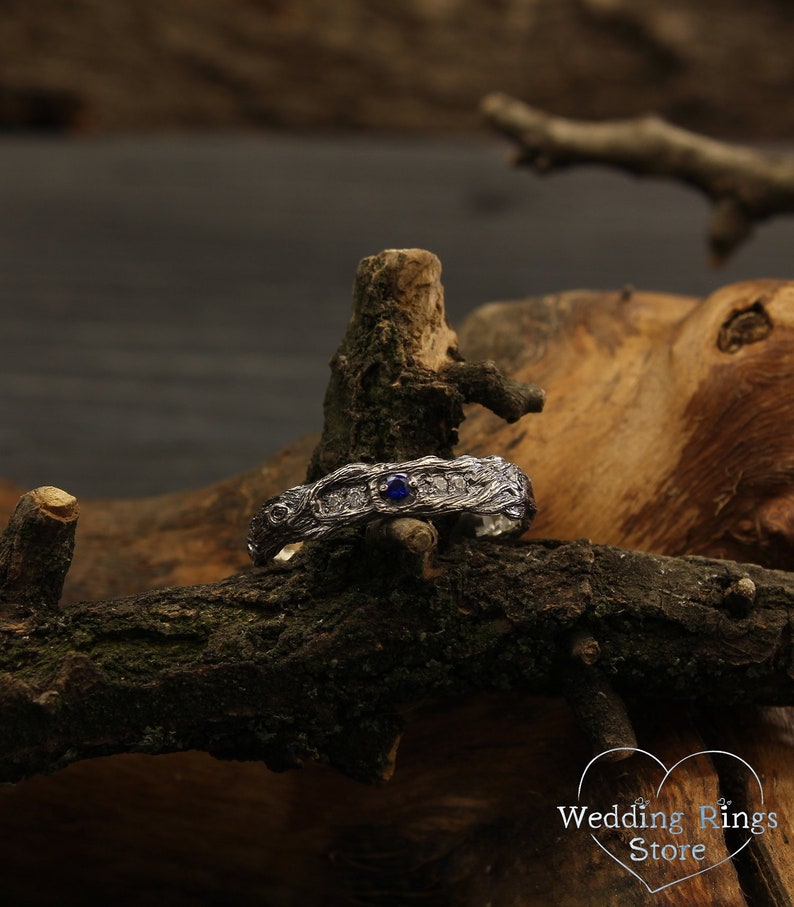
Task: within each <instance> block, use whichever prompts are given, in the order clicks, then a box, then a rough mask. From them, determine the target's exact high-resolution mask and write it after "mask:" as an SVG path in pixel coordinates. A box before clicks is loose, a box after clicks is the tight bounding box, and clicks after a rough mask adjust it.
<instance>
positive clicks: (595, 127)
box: [482, 94, 794, 264]
mask: <svg viewBox="0 0 794 907" xmlns="http://www.w3.org/2000/svg"><path fill="white" fill-rule="evenodd" d="M482 110H483V113H484V114H485V117H486V118H487V120H488V121H489V122H490V124H491V125H492V126H493V127H494V128H495V129H497V130H499V131H500V132H501V133H503V134H504V135H506V136H507V137H508V138H510V139H512V140H513V141H514V142H516V144H517V145H518V154H517V157H516V163H517V164H518V165H523V166H529V167H531V168H532V169H534V170H535V171H536V172H537V173H541V174H545V173H549V172H551V171H553V170H560V169H563V168H566V167H571V166H574V165H577V164H604V165H606V166H609V167H614V168H616V169H618V170H623V171H626V172H628V173H633V174H635V175H637V176H659V177H668V178H671V179H675V180H678V181H680V182H683V183H685V184H687V185H689V186H692V187H694V188H696V189H699V190H700V191H701V192H703V193H704V194H705V195H706V196H707V197H708V198H709V199H710V200H711V202H712V204H713V206H714V208H713V212H712V216H711V223H710V225H709V233H708V244H709V250H710V253H711V256H712V259H713V260H714V262H715V263H717V264H720V263H722V262H724V261H725V260H726V259H728V258H729V257H730V255H731V254H732V253H733V251H734V250H735V249H736V248H737V246H739V245H740V244H741V243H742V242H743V241H744V240H745V239H747V238H748V237H749V235H750V233H751V232H752V229H753V226H754V224H756V223H759V222H761V221H763V220H766V219H767V218H770V217H774V216H776V215H779V214H786V213H791V212H794V156H792V155H786V154H765V153H763V152H761V151H756V150H755V149H752V148H746V147H741V146H737V145H731V144H727V143H725V142H718V141H716V140H714V139H710V138H706V137H705V136H701V135H698V134H696V133H693V132H689V131H687V130H685V129H679V128H678V127H676V126H672V125H671V124H669V123H667V122H665V121H664V120H662V119H660V118H659V117H657V116H643V117H638V118H636V119H631V120H610V121H606V122H586V121H580V120H569V119H566V118H564V117H558V116H553V115H552V114H549V113H546V112H544V111H542V110H538V109H537V108H535V107H530V106H528V105H527V104H523V103H522V102H521V101H518V100H515V99H514V98H510V97H507V96H506V95H502V94H492V95H488V96H487V97H486V98H485V99H484V100H483V102H482Z"/></svg>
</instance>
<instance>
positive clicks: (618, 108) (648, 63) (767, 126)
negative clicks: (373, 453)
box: [0, 0, 794, 497]
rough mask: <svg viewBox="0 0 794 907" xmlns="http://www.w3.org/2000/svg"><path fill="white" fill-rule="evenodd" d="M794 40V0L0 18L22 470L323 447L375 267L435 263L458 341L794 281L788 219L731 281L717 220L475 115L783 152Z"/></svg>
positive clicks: (114, 487)
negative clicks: (362, 288) (306, 439)
mask: <svg viewBox="0 0 794 907" xmlns="http://www.w3.org/2000/svg"><path fill="white" fill-rule="evenodd" d="M792 46H794V6H792V5H791V4H790V3H788V2H786V0H758V2H750V0H719V2H717V0H698V2H697V3H693V2H692V0H656V2H654V0H406V2H403V3H399V4H396V3H389V2H386V0H339V2H336V3H334V4H328V3H325V2H321V0H289V2H288V0H158V2H154V0H68V2H67V0H38V2H36V3H29V2H26V0H0V130H2V131H1V132H0V305H2V320H0V367H2V370H3V395H2V399H3V417H2V420H0V455H1V456H0V475H2V476H3V477H5V478H7V479H10V480H11V481H13V482H15V483H17V484H19V485H21V486H23V487H34V486H36V485H42V484H55V485H59V486H60V487H63V488H66V489H67V490H69V491H71V492H72V493H75V494H77V495H78V496H80V497H96V496H112V497H121V496H128V495H133V496H137V495H147V494H156V493H160V492H164V491H172V490H174V491H175V490H179V489H183V488H188V487H194V486H199V485H202V484H206V483H209V482H212V481H215V480H218V479H221V478H224V477H226V476H229V475H231V474H234V473H236V472H240V471H242V470H245V469H247V468H249V467H251V466H253V465H255V464H257V463H260V462H262V461H264V460H265V459H267V457H269V456H270V455H272V454H273V453H275V452H276V451H277V450H278V449H279V448H280V447H281V446H282V445H284V444H285V443H287V442H288V441H290V440H292V439H294V438H296V437H298V436H299V435H300V434H302V433H304V432H307V431H312V430H316V429H318V428H319V427H320V424H321V418H322V409H321V404H322V396H323V392H324V387H325V381H326V374H327V360H328V358H329V356H330V355H331V353H332V352H333V351H334V349H335V347H336V345H337V344H338V342H339V340H340V338H341V335H342V332H343V331H344V328H345V325H346V322H347V319H348V316H349V306H350V288H351V284H352V280H353V276H354V273H355V268H356V265H357V262H358V261H359V259H360V258H362V257H363V256H365V255H369V254H372V253H375V252H377V251H379V250H380V249H382V248H386V247H404V246H421V247H424V248H427V249H430V250H431V251H433V252H435V253H436V254H438V255H439V256H440V258H441V260H442V263H443V267H444V283H445V286H446V291H447V306H448V313H449V317H450V320H451V321H452V322H453V324H456V323H459V322H460V321H461V320H462V319H463V318H464V317H465V315H466V314H467V313H468V312H470V311H471V310H472V309H474V308H475V307H476V306H477V305H479V304H481V303H484V302H487V301H490V300H495V299H501V300H503V299H518V298H523V297H526V296H530V295H535V294H542V293H548V292H554V291H558V290H565V289H573V288H580V287H592V288H598V289H611V288H616V289H617V288H620V287H622V286H624V285H625V284H632V285H634V286H637V287H639V288H642V289H651V290H660V291H670V292H678V293H686V294H698V295H699V294H704V293H708V292H709V291H710V290H711V289H713V288H715V287H717V286H719V285H721V284H724V283H728V282H733V281H736V280H740V279H744V278H750V277H788V276H791V272H790V267H789V261H790V250H791V248H792V246H793V245H794V223H790V222H787V221H785V220H781V221H777V222H775V223H773V224H770V225H768V226H766V227H764V228H762V229H761V230H759V231H758V233H757V234H756V236H755V238H754V239H753V240H752V241H751V242H750V243H749V244H747V245H746V246H745V247H743V248H742V249H740V250H739V252H738V254H737V255H736V256H735V258H734V259H733V260H732V261H731V263H730V264H729V265H728V266H727V267H726V268H723V269H722V270H720V271H717V272H715V271H711V270H710V269H709V267H708V264H707V256H706V251H705V243H704V234H705V229H706V222H707V214H708V209H707V206H706V204H705V202H704V201H703V200H702V199H701V198H700V197H698V196H697V195H695V194H694V193H691V192H689V191H687V190H685V189H683V188H681V187H679V186H675V185H671V184H666V183H655V182H640V181H636V180H633V179H631V178H629V177H625V176H621V175H618V174H614V173H610V172H605V171H601V170H596V169H586V170H577V171H573V172H570V173H566V174H564V175H555V176H551V177H549V178H548V179H546V180H541V179H538V178H536V177H534V176H532V175H530V174H529V173H527V172H522V171H520V170H515V169H512V168H511V167H510V166H509V165H508V164H509V157H510V153H511V149H510V147H509V146H508V145H507V143H506V142H504V141H502V140H500V139H498V138H496V137H495V136H492V135H491V134H489V132H488V130H487V128H486V127H485V126H484V124H483V123H482V121H481V118H480V115H479V113H478V105H479V102H480V99H481V98H482V97H483V95H485V94H487V93H489V92H491V91H494V90H500V91H505V92H508V93H511V94H514V95H515V96H517V97H519V98H521V99H522V100H525V101H527V102H530V103H532V104H535V105H538V106H540V107H543V108H545V109H547V110H549V111H551V112H554V113H558V114H563V115H568V116H574V117H581V118H595V119H600V118H607V117H618V116H631V115H636V114H640V113H645V112H648V111H656V112H658V113H660V114H662V115H663V116H665V117H667V118H668V119H670V120H671V121H673V122H675V123H677V124H679V125H682V126H685V127H688V128H691V129H695V130H698V131H701V132H705V133H707V134H710V135H714V136H718V137H723V138H729V139H735V140H740V141H744V142H750V143H764V144H766V145H772V146H774V147H781V148H786V147H787V146H788V145H789V144H790V142H791V138H792V135H794V105H792V104H791V103H790V98H791V96H792V92H794V55H793V54H792V53H791V48H792Z"/></svg>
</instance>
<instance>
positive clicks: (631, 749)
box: [576, 746, 765, 894]
mask: <svg viewBox="0 0 794 907" xmlns="http://www.w3.org/2000/svg"><path fill="white" fill-rule="evenodd" d="M610 753H642V754H643V756H650V758H651V759H653V761H654V762H656V763H657V765H659V766H661V768H662V770H663V771H664V777H663V778H662V780H661V782H660V783H659V786H658V787H657V788H656V793H655V796H656V797H658V796H659V793H660V792H661V790H662V788H663V787H664V785H665V782H666V781H667V779H668V778H669V777H670V775H671V774H672V773H673V772H674V771H675V770H676V769H677V768H678V766H679V765H682V764H683V763H684V762H686V761H687V760H688V759H694V758H695V757H696V756H730V757H731V758H732V759H736V760H738V761H739V762H741V763H742V765H744V766H745V767H746V768H748V769H749V770H750V772H751V774H752V776H753V777H754V778H755V780H756V783H757V784H758V790H759V793H760V795H761V805H762V806H764V805H765V804H764V786H763V784H761V779H760V778H759V777H758V774H757V773H756V771H755V769H754V768H753V767H752V765H750V763H749V762H747V761H746V760H744V759H742V757H741V756H737V755H736V754H735V753H729V752H727V751H726V750H700V751H699V752H697V753H690V754H689V755H688V756H684V758H683V759H679V760H678V762H676V763H675V765H673V766H672V767H670V768H668V767H667V766H666V765H665V764H664V762H662V760H661V759H659V757H658V756H654V754H653V753H649V752H648V751H647V750H641V749H639V748H638V747H636V746H615V747H613V748H612V749H610V750H604V752H603V753H599V754H598V755H597V756H593V758H592V759H591V760H590V761H589V762H588V763H587V765H586V766H585V768H584V771H583V772H582V775H581V777H580V778H579V787H578V789H577V791H576V798H577V800H578V801H580V802H581V799H582V787H583V785H584V779H585V776H586V775H587V773H588V771H589V770H590V768H591V767H592V766H593V765H594V764H595V763H596V762H598V760H599V759H601V758H602V757H603V756H607V755H609V754H610ZM590 837H591V838H592V839H593V841H595V843H596V844H597V845H598V846H599V847H600V848H601V850H603V851H604V853H605V854H607V856H610V857H612V859H613V860H614V861H615V862H616V863H617V864H618V865H619V866H621V867H622V868H623V869H625V870H626V872H628V873H630V874H631V875H633V876H634V878H635V879H639V881H640V882H642V884H643V885H644V886H645V887H646V888H647V889H648V893H649V894H656V893H657V892H659V891H663V890H664V889H665V888H670V887H672V886H673V885H678V884H680V883H681V882H686V881H687V880H688V879H694V878H695V876H699V875H702V874H703V873H704V872H709V871H711V870H712V869H716V868H717V867H718V866H722V864H723V863H727V862H728V861H729V860H732V859H733V858H734V857H735V856H736V855H737V854H740V853H741V852H742V851H743V850H744V848H745V847H747V845H748V844H749V843H750V842H751V841H752V840H753V835H752V832H751V833H750V836H749V837H748V838H747V840H746V841H745V842H744V844H742V845H741V846H740V847H737V848H736V850H734V851H732V852H731V853H729V854H728V856H727V857H724V858H723V859H722V860H720V861H719V862H717V863H712V864H711V865H710V866H705V867H704V868H703V869H699V870H698V871H697V872H692V873H690V874H689V875H686V876H683V877H682V878H680V879H674V880H673V881H672V882H667V883H666V884H665V885H660V886H659V887H658V888H651V886H650V885H649V884H648V883H647V882H646V881H645V879H643V877H642V876H641V875H640V874H639V873H637V872H635V871H634V870H633V869H632V868H631V867H630V866H627V865H626V864H625V863H624V862H623V861H622V860H620V859H618V857H616V856H615V854H613V853H612V852H611V851H610V850H607V848H606V847H605V846H604V845H603V844H602V843H601V842H600V841H599V840H598V838H597V837H596V836H595V835H594V834H592V832H591V834H590Z"/></svg>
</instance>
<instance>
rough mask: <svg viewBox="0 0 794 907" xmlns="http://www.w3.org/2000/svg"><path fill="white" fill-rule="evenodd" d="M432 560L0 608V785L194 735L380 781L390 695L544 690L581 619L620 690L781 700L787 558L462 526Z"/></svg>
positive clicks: (344, 557)
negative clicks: (21, 614)
mask: <svg viewBox="0 0 794 907" xmlns="http://www.w3.org/2000/svg"><path fill="white" fill-rule="evenodd" d="M438 568H439V569H438V571H437V574H436V575H435V576H434V577H433V578H430V579H428V578H425V577H418V576H411V575H410V574H405V573H398V572H397V571H396V568H395V566H394V561H393V557H392V555H391V553H390V552H389V551H387V550H384V549H383V548H381V547H379V546H373V545H371V544H369V543H368V542H367V541H365V540H364V539H362V538H361V537H360V536H358V535H355V536H353V537H351V538H350V539H348V540H342V541H337V542H335V543H328V544H326V545H319V546H316V547H313V546H306V547H305V548H304V550H303V552H302V553H301V554H299V555H297V556H296V557H295V558H293V560H292V561H290V562H289V563H288V564H287V565H285V566H274V567H270V568H266V569H262V570H258V571H253V572H250V573H248V574H243V575H239V576H236V577H232V578H231V579H229V580H226V581H223V582H220V583H213V584H209V585H204V586H195V587H185V588H175V589H168V590H160V591H157V592H151V593H146V594H143V595H139V596H134V597H131V598H127V599H120V600H116V601H108V602H94V603H86V604H83V605H80V606H77V607H75V608H73V609H72V610H71V611H70V613H69V615H68V617H52V618H50V619H49V620H48V621H45V622H37V621H36V620H34V619H32V618H31V619H29V620H28V621H19V620H16V621H14V622H13V623H12V622H9V621H5V622H4V623H2V624H0V633H1V638H2V644H1V646H0V721H1V722H2V726H3V728H4V733H3V734H2V736H0V780H3V781H14V780H17V779H19V778H22V777H25V776H26V775H29V774H31V773H34V772H39V771H50V770H52V769H54V768H57V767H59V766H61V765H63V764H66V763H68V762H70V761H73V760H75V759H79V758H83V757H87V756H96V755H105V754H109V753H116V752H129V751H137V752H148V753H157V752H166V751H170V750H182V749H193V748H198V749H205V750H209V751H210V752H213V753H215V754H217V755H219V756H225V757H230V758H237V759H240V758H254V759H263V760H264V761H266V762H267V763H268V765H270V766H271V767H273V768H276V769H282V768H287V767H290V766H293V765H298V764H300V762H301V760H303V759H306V758H311V759H321V760H323V761H327V762H329V763H331V764H333V765H335V766H337V767H338V768H339V769H341V770H342V771H344V772H346V773H348V774H350V775H353V776H355V777H359V778H363V779H368V780H373V779H378V778H384V777H388V775H389V773H390V771H391V767H392V764H393V759H394V753H395V750H396V746H397V743H398V740H399V735H400V732H401V729H402V725H403V719H402V717H401V715H402V711H403V709H404V707H406V706H407V705H409V704H410V703H412V702H416V701H417V700H420V699H423V698H425V697H428V696H435V697H440V698H449V699H452V698H455V697H459V696H460V695H462V694H466V693H470V692H475V691H477V692H478V691H487V690H504V689H515V690H525V691H527V692H535V693H555V692H559V690H560V684H561V679H562V678H567V677H569V676H570V666H571V660H572V649H571V638H572V636H574V635H576V634H578V633H584V634H586V635H587V636H588V637H589V638H590V639H592V640H595V641H596V642H597V647H596V648H595V649H593V648H592V647H591V654H590V655H589V656H588V657H587V659H586V660H587V661H591V662H592V661H593V653H595V665H597V668H598V671H599V674H600V676H602V677H603V678H606V679H608V682H609V684H610V686H611V687H612V688H614V690H615V691H616V693H617V694H618V695H623V696H626V697H627V698H628V699H629V700H630V701H631V700H635V699H646V700H647V699H658V698H663V699H679V700H685V701H687V702H692V701H700V702H719V703H721V704H723V705H725V704H727V703H729V702H730V703H736V702H765V703H778V704H781V703H794V684H793V683H792V672H793V671H794V663H793V661H792V650H791V638H790V625H791V617H792V613H794V577H792V576H791V575H789V574H786V573H782V572H779V571H770V570H764V569H762V568H760V567H752V566H748V567H743V566H739V565H736V564H733V563H730V562H722V561H711V560H706V559H702V558H680V559H675V558H666V557H658V556H654V555H649V554H643V553H637V552H628V551H622V550H620V549H617V548H612V547H608V546H593V545H590V544H588V543H584V542H578V543H568V544H550V543H547V544H544V543H529V544H523V545H511V544H506V543H501V544H497V543H493V542H475V541H470V542H464V543H460V544H459V545H456V546H454V547H452V548H450V549H449V550H448V551H447V552H446V553H445V554H442V555H441V556H440V558H439V564H438ZM749 582H752V584H753V586H754V589H755V595H754V601H753V603H752V606H751V607H750V608H749V610H748V611H747V613H746V614H745V615H744V616H738V615H737V613H736V610H735V608H734V607H733V601H734V597H735V594H736V592H735V590H736V588H737V584H739V583H744V586H745V587H748V583H749ZM605 739H616V738H605Z"/></svg>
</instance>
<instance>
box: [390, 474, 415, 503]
mask: <svg viewBox="0 0 794 907" xmlns="http://www.w3.org/2000/svg"><path fill="white" fill-rule="evenodd" d="M383 494H384V496H385V497H387V498H388V499H389V500H390V501H403V500H405V498H407V497H408V496H409V495H410V494H411V486H410V485H409V484H408V477H407V476H404V475H394V476H387V477H386V489H385V490H384V492H383Z"/></svg>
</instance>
